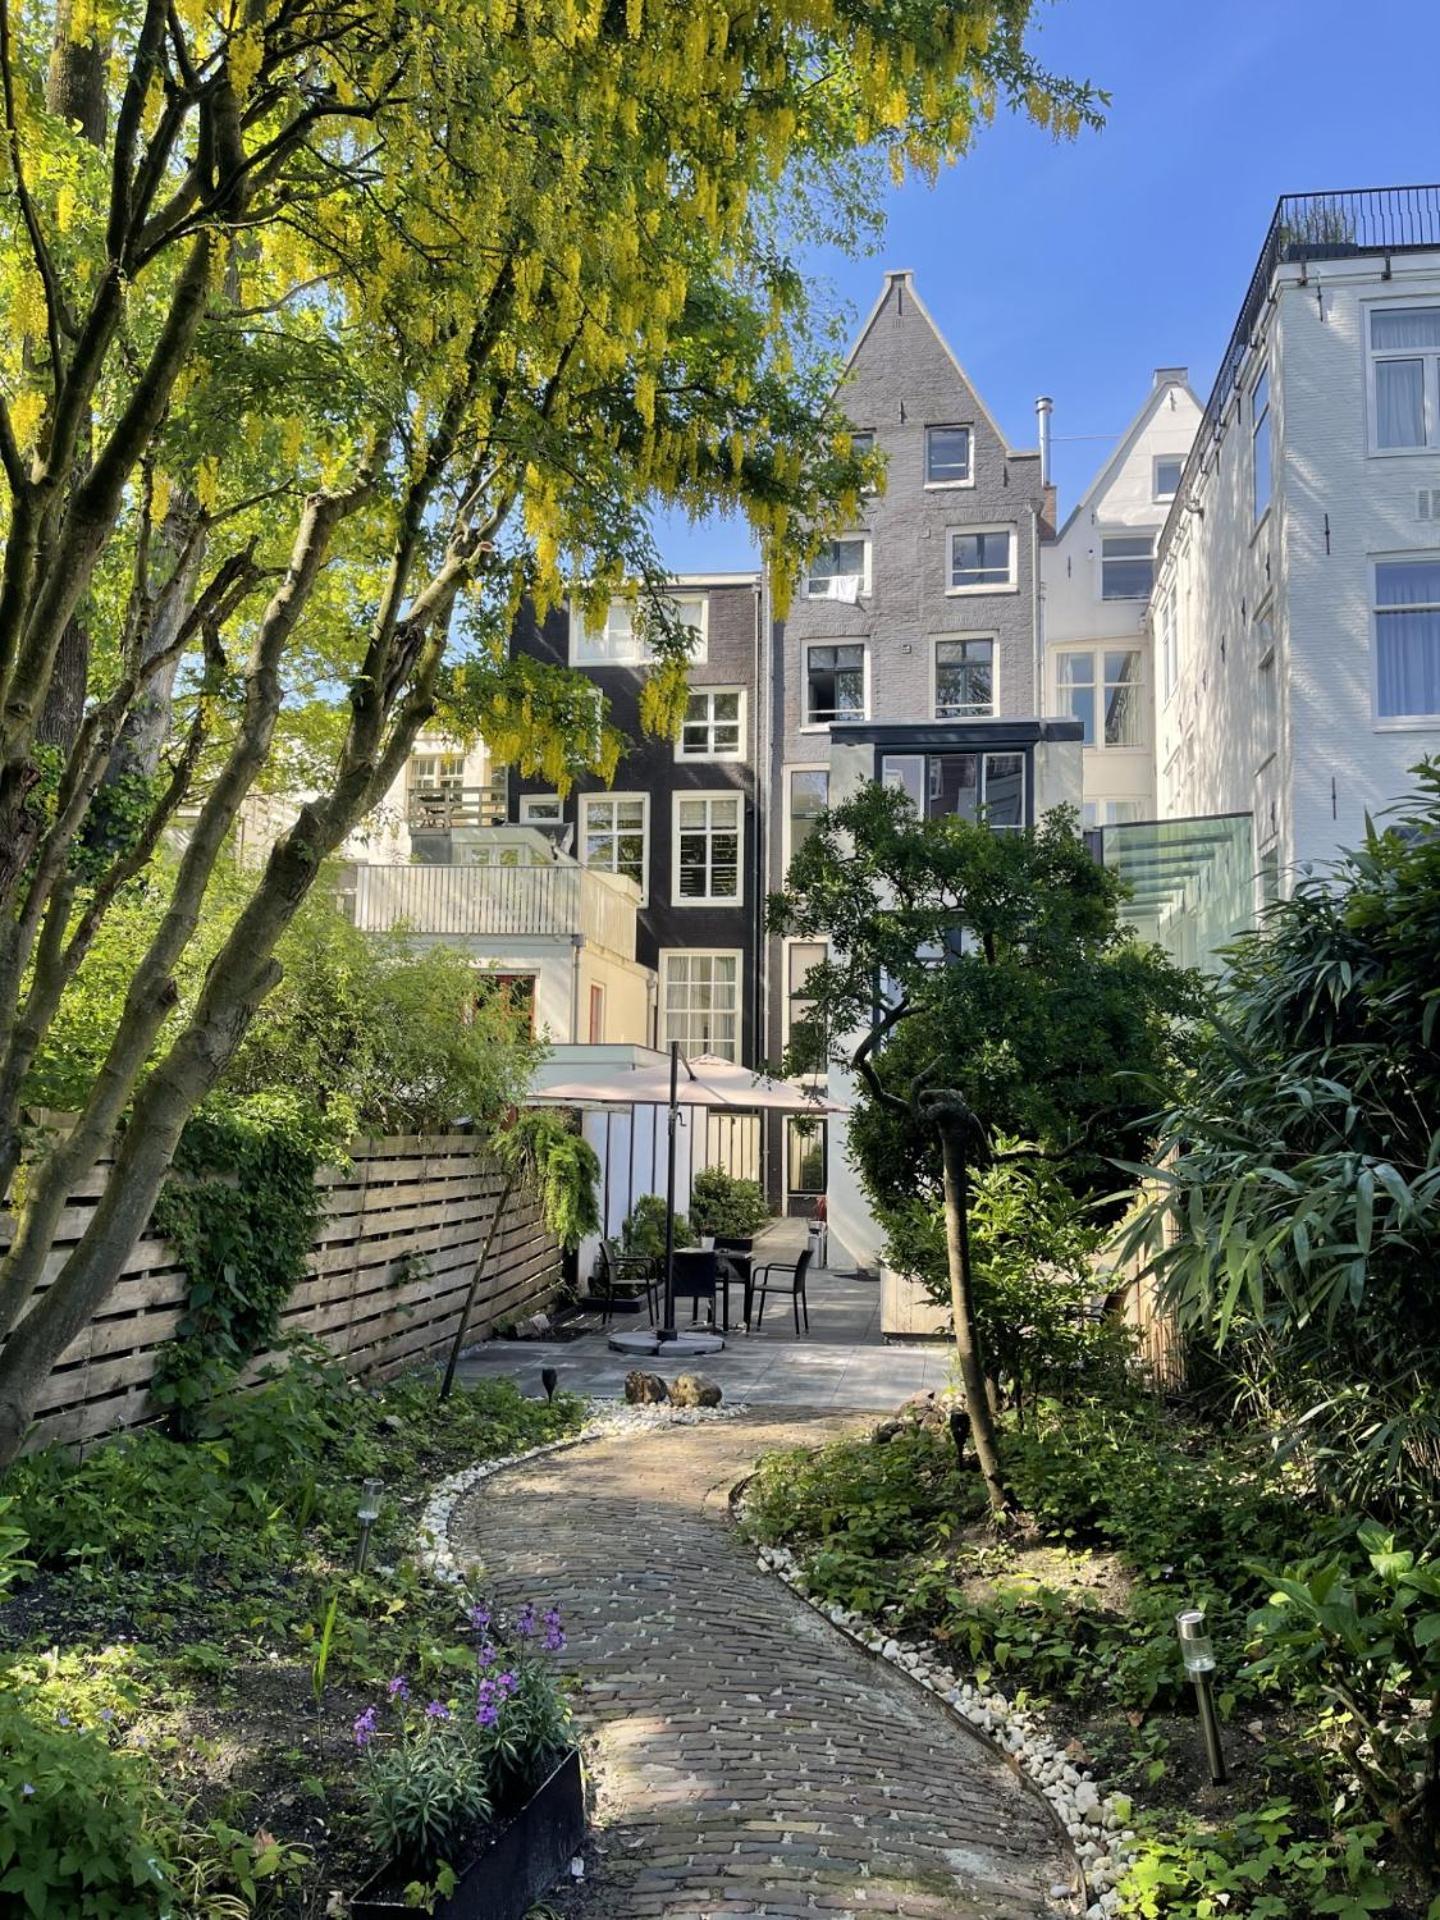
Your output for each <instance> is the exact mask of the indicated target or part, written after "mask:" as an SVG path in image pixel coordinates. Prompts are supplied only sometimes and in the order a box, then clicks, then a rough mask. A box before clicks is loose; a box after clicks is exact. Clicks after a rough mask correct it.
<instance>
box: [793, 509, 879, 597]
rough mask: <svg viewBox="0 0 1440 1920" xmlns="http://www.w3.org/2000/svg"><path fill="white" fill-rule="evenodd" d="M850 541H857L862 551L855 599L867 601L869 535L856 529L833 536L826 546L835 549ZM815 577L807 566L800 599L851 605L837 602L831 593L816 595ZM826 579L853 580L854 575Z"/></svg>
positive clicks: (842, 574)
mask: <svg viewBox="0 0 1440 1920" xmlns="http://www.w3.org/2000/svg"><path fill="white" fill-rule="evenodd" d="M850 540H858V541H859V542H860V545H861V547H862V549H863V551H864V564H863V566H862V568H861V571H860V584H859V586H858V587H857V588H856V589H855V594H856V598H857V599H860V600H868V599H869V597H870V536H869V534H868V533H866V532H865V531H864V530H863V529H862V528H856V529H855V530H854V531H852V532H850V533H837V534H836V535H835V536H834V538H833V539H832V540H829V541H827V542H826V544H827V546H832V547H836V546H839V545H841V543H842V542H845V541H850ZM815 577H816V576H815V575H813V574H812V573H811V572H810V569H809V566H808V565H807V567H806V569H805V573H804V575H803V577H802V579H801V581H800V597H801V599H802V600H835V601H836V604H837V605H839V606H849V605H850V604H851V603H850V602H849V601H848V600H839V599H838V598H837V596H836V595H835V594H833V593H828V592H825V591H823V590H822V591H821V592H819V593H816V592H815V591H814V584H815ZM828 577H829V578H831V579H836V580H853V579H854V578H855V576H854V574H851V573H841V574H832V575H829V576H828Z"/></svg>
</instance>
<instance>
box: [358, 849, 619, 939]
mask: <svg viewBox="0 0 1440 1920" xmlns="http://www.w3.org/2000/svg"><path fill="white" fill-rule="evenodd" d="M349 882H350V884H349V885H348V886H347V888H346V892H347V893H348V894H349V898H350V901H351V903H352V912H353V916H354V921H355V925H356V926H357V927H359V928H360V929H361V930H362V931H363V932H365V933H387V932H390V931H391V930H392V929H394V928H396V927H406V928H408V929H409V930H410V931H411V932H412V933H420V934H435V935H440V936H442V937H443V936H451V937H455V938H464V937H466V936H471V937H476V938H491V939H494V938H498V939H522V940H523V939H536V938H545V939H553V938H557V937H558V938H568V937H569V935H571V934H577V933H578V934H582V935H583V936H584V937H585V938H586V939H587V940H593V941H594V942H595V943H596V945H597V946H602V947H607V948H608V949H609V950H610V951H611V952H612V953H616V954H619V955H620V956H621V957H622V958H624V959H627V960H633V959H634V957H635V910H636V906H637V904H638V902H639V898H640V896H639V893H638V891H637V890H636V889H635V888H634V887H633V886H631V885H629V884H628V883H627V882H625V881H623V880H615V879H613V878H612V877H611V876H609V875H606V874H601V873H594V872H590V871H587V870H586V869H585V868H584V867H574V866H559V865H556V866H534V867H518V866H517V867H509V866H503V867H502V866H463V867H460V866H422V865H417V866H406V867H401V866H394V867H386V866H356V867H353V868H352V869H351V870H350V875H349Z"/></svg>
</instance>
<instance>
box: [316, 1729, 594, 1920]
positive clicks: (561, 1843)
mask: <svg viewBox="0 0 1440 1920" xmlns="http://www.w3.org/2000/svg"><path fill="white" fill-rule="evenodd" d="M584 1838H585V1783H584V1780H583V1778H582V1776H581V1772H580V1755H579V1753H578V1752H576V1751H574V1750H573V1749H572V1751H571V1752H569V1753H567V1754H566V1756H565V1758H564V1759H563V1760H562V1761H561V1762H560V1764H559V1765H558V1766H557V1767H556V1769H555V1771H554V1772H553V1773H552V1774H551V1775H550V1777H549V1778H548V1779H547V1780H543V1781H541V1783H540V1785H539V1786H538V1787H537V1788H536V1789H535V1791H534V1793H533V1794H531V1796H530V1798H529V1799H528V1800H527V1801H526V1803H525V1805H524V1806H523V1807H521V1809H520V1811H519V1812H518V1813H515V1814H512V1815H511V1817H510V1818H509V1819H508V1820H505V1821H502V1822H501V1823H500V1824H498V1825H496V1826H493V1827H486V1828H484V1829H482V1831H481V1832H480V1833H479V1834H478V1835H477V1836H476V1839H475V1843H474V1845H473V1846H472V1847H471V1848H470V1849H469V1851H468V1852H467V1853H466V1855H465V1857H464V1860H463V1864H462V1862H461V1861H454V1860H452V1861H451V1863H450V1864H451V1865H452V1866H453V1867H454V1868H455V1870H456V1872H457V1873H458V1874H459V1875H460V1878H459V1881H458V1883H457V1884H456V1887H455V1891H454V1892H453V1893H452V1894H451V1895H450V1897H449V1898H448V1899H447V1900H437V1901H436V1903H435V1920H523V1917H524V1915H525V1913H526V1912H527V1910H528V1909H529V1908H530V1907H532V1906H534V1904H535V1902H536V1901H537V1900H538V1899H539V1898H540V1896H541V1895H542V1894H543V1893H545V1892H546V1891H547V1890H548V1889H549V1888H551V1887H553V1886H554V1884H555V1882H556V1881H557V1880H558V1879H560V1877H561V1875H562V1874H563V1873H564V1872H565V1870H566V1868H567V1867H568V1866H569V1864H570V1861H571V1859H572V1858H573V1856H574V1855H575V1853H576V1852H577V1850H578V1849H579V1846H580V1843H581V1842H582V1841H583V1840H584ZM416 1877H417V1876H416V1875H415V1874H413V1873H407V1872H405V1871H404V1869H403V1868H400V1867H394V1866H387V1867H382V1868H381V1870H380V1872H379V1873H377V1874H374V1875H373V1876H372V1877H371V1878H370V1879H369V1880H367V1881H366V1882H365V1885H364V1886H363V1887H362V1888H361V1889H360V1891H359V1893H357V1894H356V1896H355V1898H354V1900H353V1901H352V1902H351V1904H350V1913H351V1915H352V1920H395V1916H396V1915H399V1914H405V1915H407V1916H413V1915H414V1912H415V1909H414V1907H407V1906H406V1904H405V1888H406V1887H407V1886H408V1885H409V1884H410V1882H411V1881H412V1880H414V1879H415V1878H416Z"/></svg>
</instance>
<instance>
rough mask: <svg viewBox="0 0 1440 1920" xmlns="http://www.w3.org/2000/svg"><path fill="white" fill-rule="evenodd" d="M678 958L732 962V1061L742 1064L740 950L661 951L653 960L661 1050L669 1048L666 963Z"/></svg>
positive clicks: (742, 976)
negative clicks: (656, 968) (656, 971)
mask: <svg viewBox="0 0 1440 1920" xmlns="http://www.w3.org/2000/svg"><path fill="white" fill-rule="evenodd" d="M681 954H683V955H685V956H686V957H687V958H690V959H697V958H698V959H701V960H733V961H734V962H735V1059H736V1061H737V1063H738V1062H740V1061H742V1060H743V1059H744V1054H745V953H744V950H743V948H740V947H661V949H660V951H659V953H658V954H657V955H656V956H655V957H656V959H657V960H658V961H659V963H660V964H659V974H660V1005H659V1009H658V1019H659V1027H660V1031H659V1033H658V1034H657V1035H656V1038H657V1039H658V1040H659V1042H660V1046H661V1048H662V1050H664V1051H668V1050H669V1046H670V1027H669V1013H670V1009H669V1007H668V1006H667V1004H666V1002H667V1000H668V998H669V994H668V991H667V989H668V986H669V979H668V975H669V963H670V961H671V960H672V959H673V958H675V957H676V956H677V955H681ZM688 1044H689V1043H688V1042H686V1041H683V1040H682V1041H681V1043H680V1046H681V1051H682V1053H683V1052H684V1051H685V1049H686V1047H687V1045H688Z"/></svg>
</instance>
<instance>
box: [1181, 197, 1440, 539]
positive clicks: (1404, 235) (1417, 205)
mask: <svg viewBox="0 0 1440 1920" xmlns="http://www.w3.org/2000/svg"><path fill="white" fill-rule="evenodd" d="M1430 247H1433V248H1440V186H1433V187H1357V188H1350V189H1346V190H1345V191H1342V192H1338V193H1287V194H1282V195H1281V197H1280V199H1279V200H1277V201H1276V203H1275V212H1274V215H1273V217H1272V218H1271V221H1270V230H1269V232H1268V233H1267V234H1266V235H1265V243H1264V245H1263V246H1262V247H1261V249H1260V257H1259V259H1258V260H1257V261H1256V262H1255V271H1254V272H1253V273H1252V274H1251V276H1250V284H1249V286H1248V287H1247V288H1246V290H1245V298H1244V300H1243V301H1242V302H1241V303H1240V312H1239V315H1238V317H1237V319H1236V321H1235V329H1234V332H1233V333H1232V334H1231V335H1230V342H1229V345H1228V346H1227V347H1226V349H1225V355H1224V358H1223V359H1222V360H1221V362H1220V371H1219V372H1218V373H1217V374H1216V376H1215V384H1214V386H1213V387H1212V388H1211V390H1210V399H1209V401H1208V402H1207V404H1206V407H1205V412H1204V414H1203V416H1202V417H1201V421H1200V426H1199V428H1198V430H1197V432H1196V435H1195V439H1194V442H1193V444H1192V445H1191V448H1190V455H1189V458H1188V459H1187V460H1186V462H1185V469H1184V472H1183V473H1182V474H1181V477H1180V485H1179V486H1178V487H1177V488H1176V491H1175V502H1174V505H1173V506H1172V507H1171V509H1170V517H1169V519H1168V520H1167V521H1166V523H1165V529H1164V532H1163V534H1162V536H1161V541H1160V551H1161V553H1163V552H1164V551H1165V548H1166V547H1167V546H1168V545H1169V542H1170V538H1171V532H1172V529H1173V528H1174V527H1175V526H1177V525H1178V524H1179V514H1180V511H1181V503H1182V502H1183V501H1184V499H1185V496H1186V495H1187V493H1188V492H1189V490H1190V488H1191V486H1192V485H1193V483H1194V480H1195V478H1196V475H1197V474H1198V473H1199V471H1200V469H1201V467H1202V466H1203V465H1204V464H1205V461H1206V459H1207V458H1208V457H1209V453H1210V449H1211V448H1212V447H1213V446H1214V444H1215V442H1216V441H1217V440H1218V439H1219V437H1220V422H1221V420H1222V419H1223V418H1224V414H1225V409H1226V408H1227V407H1228V406H1229V404H1230V398H1231V395H1232V394H1233V393H1234V391H1235V387H1236V383H1237V381H1238V379H1239V375H1240V368H1241V366H1242V364H1243V362H1244V359H1245V355H1246V354H1247V352H1248V351H1249V349H1250V342H1251V340H1252V338H1253V336H1254V332H1255V323H1256V321H1257V320H1258V319H1259V316H1260V310H1261V308H1262V307H1263V306H1264V304H1265V302H1266V300H1267V298H1268V297H1269V293H1270V282H1271V280H1272V279H1273V278H1274V276H1275V270H1276V268H1277V267H1280V266H1285V265H1288V264H1290V263H1291V262H1294V261H1306V260H1344V259H1348V258H1349V257H1350V256H1351V255H1354V254H1362V253H1406V252H1415V251H1417V250H1421V249H1424V248H1430Z"/></svg>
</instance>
